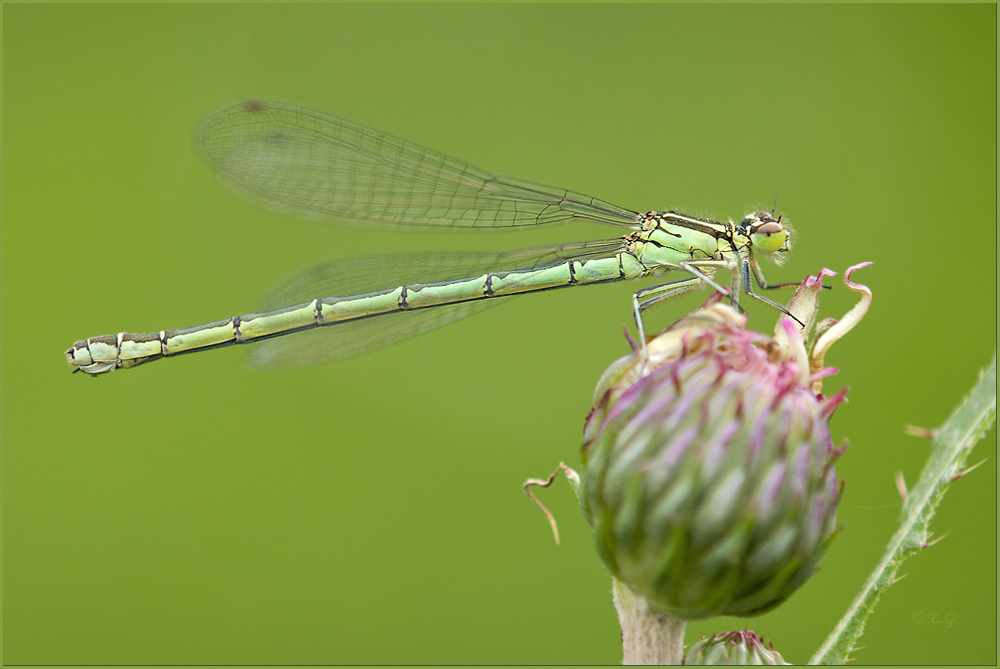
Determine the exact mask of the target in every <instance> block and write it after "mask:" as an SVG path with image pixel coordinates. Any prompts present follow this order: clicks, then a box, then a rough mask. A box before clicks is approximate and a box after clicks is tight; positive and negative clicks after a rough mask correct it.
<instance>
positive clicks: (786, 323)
mask: <svg viewBox="0 0 1000 669" xmlns="http://www.w3.org/2000/svg"><path fill="white" fill-rule="evenodd" d="M850 285H853V284H849V286H850ZM820 286H821V284H820V282H819V281H814V282H813V283H812V284H810V285H809V286H806V285H805V284H804V285H803V287H802V288H800V291H799V293H800V294H803V293H805V294H806V296H805V297H804V298H803V302H805V303H807V304H808V310H811V311H812V313H805V314H802V315H803V316H804V318H802V322H806V323H814V322H815V305H816V304H817V302H816V295H815V293H817V292H818V290H819V287H820ZM862 288H863V287H862ZM865 291H867V289H865ZM859 292H860V291H859ZM867 295H868V299H870V292H868V293H867ZM796 299H799V295H797V297H796ZM798 306H799V311H800V313H801V311H802V309H803V307H802V304H799V305H798ZM790 308H792V309H793V313H796V312H795V310H794V309H795V303H794V301H793V304H792V305H790ZM862 315H863V314H862ZM856 320H860V316H858V317H857V319H856ZM744 326H745V318H744V317H743V316H741V315H739V314H738V313H737V312H736V311H734V310H733V309H732V308H730V307H728V306H726V305H721V304H715V305H713V306H712V307H709V308H706V309H702V310H700V311H697V312H695V313H694V314H692V315H691V316H688V317H687V318H684V319H682V320H680V321H678V322H677V323H675V324H674V325H673V326H671V327H670V328H668V329H667V330H666V331H665V332H664V333H662V334H661V335H659V336H657V337H655V338H653V339H651V340H650V341H649V342H648V343H647V350H648V356H647V358H646V359H645V360H643V359H642V358H641V355H640V353H639V352H638V351H635V352H634V353H633V354H632V356H629V357H627V358H624V359H622V360H619V361H618V362H616V363H615V364H614V365H612V367H611V368H610V369H609V370H608V371H607V372H606V373H605V375H604V377H603V378H602V379H601V383H600V385H599V386H598V392H597V394H596V395H595V403H594V408H593V410H592V411H591V413H590V415H589V416H588V419H587V423H586V426H585V429H584V435H585V439H586V441H585V444H584V460H585V464H586V470H585V472H584V475H583V501H584V506H585V510H586V512H587V515H588V517H589V519H590V521H591V523H592V525H593V527H594V534H595V538H596V541H597V547H598V552H599V553H600V555H601V558H602V559H603V561H604V563H605V564H606V565H607V567H608V568H609V569H610V570H611V572H612V574H613V575H614V576H615V577H616V578H617V579H619V580H620V581H622V582H624V583H625V584H627V585H628V587H629V588H630V589H631V590H632V591H634V592H635V593H637V594H639V595H641V596H642V597H644V598H645V599H646V600H648V601H649V603H650V606H652V607H654V608H655V609H658V610H661V611H664V612H666V613H670V614H672V615H675V616H677V617H680V618H684V619H688V620H694V619H698V618H705V617H709V616H718V615H729V616H752V615H757V614H760V613H763V612H765V611H767V610H769V609H771V608H773V607H774V606H777V605H778V604H779V603H781V602H782V601H784V600H785V599H786V598H787V597H789V596H790V595H791V594H792V593H793V592H794V591H795V590H796V589H797V588H798V587H799V586H801V585H802V584H803V583H804V582H805V580H806V579H807V578H808V577H809V576H810V575H811V574H812V573H813V572H815V571H816V569H817V568H818V566H819V560H820V557H821V556H822V555H823V553H824V551H825V550H826V548H827V547H828V546H829V544H830V542H831V540H832V539H833V537H834V536H835V535H836V533H837V529H836V508H837V503H838V501H839V500H840V493H841V488H842V486H840V485H838V483H837V479H836V474H835V472H834V461H835V460H836V459H837V457H838V456H839V455H840V453H841V452H842V450H843V449H834V447H833V444H832V442H831V439H830V432H829V419H830V416H831V415H832V414H833V411H834V409H835V408H836V407H837V406H838V405H839V404H840V403H841V402H843V401H844V393H843V392H841V393H839V394H837V395H835V396H834V397H832V398H825V397H824V396H823V395H822V394H821V393H820V392H819V389H820V384H821V379H822V378H823V377H825V376H828V375H829V374H831V373H833V372H835V370H831V369H817V370H813V369H811V367H813V363H814V362H815V361H814V360H813V358H812V356H810V354H809V352H807V349H806V347H805V343H804V342H803V340H802V337H801V333H800V332H799V331H798V329H797V328H795V327H794V326H793V325H792V321H791V320H790V319H787V318H785V319H783V320H782V323H781V324H780V326H779V328H778V336H776V337H775V338H774V339H771V338H768V337H765V336H763V335H760V334H757V333H755V332H751V331H748V330H747V329H746V328H745V327H744ZM845 331H846V330H845V328H843V327H841V328H840V331H839V332H837V333H836V335H837V336H838V337H839V336H842V335H843V334H844V332H845ZM828 347H829V346H828V344H827V346H825V347H824V348H823V349H822V353H824V354H825V352H826V349H827V348H828Z"/></svg>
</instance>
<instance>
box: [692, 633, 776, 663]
mask: <svg viewBox="0 0 1000 669" xmlns="http://www.w3.org/2000/svg"><path fill="white" fill-rule="evenodd" d="M684 664H712V665H720V664H736V665H741V664H742V665H746V664H788V663H787V662H785V660H784V659H783V658H782V657H781V653H779V652H778V651H776V650H775V649H774V646H773V645H771V644H765V643H764V640H763V639H762V638H760V637H759V636H757V635H756V634H755V633H753V632H751V631H750V630H746V631H743V632H725V633H723V634H713V635H712V636H710V637H702V639H701V641H699V642H698V643H696V644H695V645H693V646H691V647H690V648H688V650H687V652H686V653H684Z"/></svg>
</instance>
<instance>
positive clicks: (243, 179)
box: [66, 101, 790, 375]
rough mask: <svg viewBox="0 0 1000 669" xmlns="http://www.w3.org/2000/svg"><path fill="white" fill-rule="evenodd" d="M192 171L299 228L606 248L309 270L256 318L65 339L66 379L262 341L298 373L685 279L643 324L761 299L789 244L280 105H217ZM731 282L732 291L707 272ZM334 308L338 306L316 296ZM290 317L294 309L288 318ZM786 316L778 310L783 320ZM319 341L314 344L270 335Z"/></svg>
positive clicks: (640, 296)
mask: <svg viewBox="0 0 1000 669" xmlns="http://www.w3.org/2000/svg"><path fill="white" fill-rule="evenodd" d="M194 142H195V147H196V149H197V151H198V153H199V154H200V156H201V158H202V159H203V160H204V161H205V162H206V163H207V164H208V165H209V166H210V167H211V168H212V169H213V170H214V171H215V172H217V173H218V174H219V176H220V177H221V178H222V179H223V181H225V182H226V183H227V184H228V185H229V186H230V187H231V188H233V189H234V190H235V191H236V192H237V193H239V194H240V195H242V196H243V197H245V198H246V199H248V200H250V201H252V202H255V203H257V204H260V205H263V206H264V207H267V208H269V209H272V210H275V211H278V212H281V213H284V214H289V215H292V216H295V217H297V218H302V219H306V220H313V221H322V222H338V223H346V224H353V225H362V226H369V227H380V228H395V229H404V230H412V229H420V228H450V229H470V230H477V229H479V230H482V229H491V230H496V229H518V228H528V227H536V226H540V225H547V224H550V223H556V222H559V221H567V220H588V221H596V222H598V223H606V224H609V225H614V226H616V227H619V228H624V229H625V230H627V231H628V232H627V233H626V234H625V235H624V236H622V237H618V238H615V239H609V240H602V241H591V242H583V243H576V244H564V245H560V246H552V247H547V248H536V249H529V250H523V251H514V252H503V253H480V254H464V255H436V256H435V255H416V256H404V257H398V256H397V257H393V256H387V257H381V258H367V259H359V260H348V261H339V262H336V263H331V264H329V265H326V266H322V267H318V268H314V269H312V270H310V271H308V272H305V273H303V274H301V275H300V276H298V277H296V278H294V279H293V280H291V281H290V282H288V283H287V284H285V285H284V286H283V287H282V288H280V289H279V290H278V291H277V292H276V293H275V294H274V295H273V296H272V298H271V300H270V302H271V304H270V305H268V309H269V310H267V311H263V312H261V313H254V314H245V315H240V316H234V317H232V318H227V319H225V320H221V321H216V322H213V323H207V324H205V325H199V326H196V327H192V328H186V329H182V330H163V331H160V332H153V333H147V334H132V333H128V332H121V333H119V334H117V335H105V336H102V337H91V338H90V339H87V340H84V341H78V342H76V343H75V344H74V345H73V346H72V347H71V348H70V349H69V350H68V351H67V352H66V357H67V359H68V361H69V363H70V365H71V366H72V367H73V368H74V369H73V371H83V372H85V373H87V374H91V375H96V374H102V373H104V372H110V371H112V370H114V369H117V368H119V367H133V366H135V365H139V364H141V363H144V362H149V361H151V360H156V359H158V358H162V357H170V356H173V355H177V354H180V353H189V352H193V351H202V350H206V349H210V348H217V347H220V346H226V345H229V344H243V343H248V342H256V341H263V340H267V341H265V342H264V343H263V344H261V345H260V346H259V347H257V350H256V351H255V355H254V359H255V362H257V363H258V364H262V365H290V364H307V363H313V362H319V361H326V360H334V359H339V358H344V357H348V356H351V355H357V354H359V353H364V352H367V351H370V350H373V349H375V348H379V347H381V346H385V345H387V344H390V343H393V342H395V341H399V340H400V339H403V338H406V337H408V336H411V335H413V334H417V333H420V332H426V331H427V330H430V329H433V328H436V327H439V326H441V325H444V324H446V323H450V322H452V321H455V320H458V319H459V318H463V317H465V316H468V315H470V314H472V313H474V312H477V311H479V310H481V309H483V308H486V307H488V306H491V305H493V304H496V303H497V302H499V301H501V300H500V298H503V297H508V296H511V295H517V294H522V293H530V292H537V291H542V290H550V289H553V288H562V287H565V286H576V285H586V284H596V283H609V282H614V281H623V280H626V279H637V278H640V277H644V276H664V275H666V274H668V273H669V272H673V271H680V272H684V273H686V275H687V276H686V277H685V278H682V279H680V280H676V281H671V282H669V283H664V284H660V285H656V286H652V287H649V288H643V289H641V290H639V291H638V292H636V293H635V294H634V296H633V300H632V308H633V312H634V316H635V320H636V323H637V325H638V328H639V335H640V339H639V341H640V342H641V343H643V344H644V343H645V336H644V333H643V325H642V312H643V311H644V310H645V309H647V308H649V307H651V306H653V305H654V304H658V303H660V302H662V301H664V300H666V299H669V298H671V297H674V296H676V295H679V294H681V293H686V292H689V291H693V290H696V289H699V288H701V287H703V286H706V285H707V286H710V287H711V288H713V289H714V290H715V291H717V292H718V293H720V294H722V295H725V296H728V297H729V299H730V300H731V301H732V302H733V304H736V305H738V296H739V292H740V290H741V289H742V291H743V292H745V293H746V294H747V295H749V296H751V297H753V298H755V299H757V300H760V301H762V302H766V303H767V304H770V305H771V306H773V307H776V308H778V309H780V310H781V311H785V309H784V308H783V307H782V306H781V305H779V304H777V303H776V302H772V301H771V300H768V299H767V298H764V297H762V296H760V295H757V294H756V293H754V290H753V286H752V285H751V277H753V280H755V281H756V282H757V284H758V285H759V286H760V287H761V288H775V287H778V286H769V285H768V283H767V281H766V280H765V279H764V275H763V272H762V271H761V268H760V265H759V264H758V261H757V256H758V255H766V256H771V257H773V258H775V259H780V257H781V254H782V252H784V251H787V250H788V249H789V248H790V232H789V230H788V228H787V226H786V225H785V224H783V223H782V222H781V219H780V217H779V218H778V219H775V218H774V217H773V215H772V214H769V213H767V212H755V213H753V214H750V215H749V216H747V217H746V218H744V219H743V220H742V221H741V222H739V223H733V222H732V221H729V222H725V223H721V222H718V221H713V220H709V219H703V218H695V217H693V216H687V215H684V214H679V213H677V212H673V211H668V212H665V213H660V212H653V211H651V212H648V213H639V212H635V211H631V210H629V209H625V208H623V207H619V206H617V205H614V204H611V203H609V202H605V201H603V200H598V199H596V198H593V197H590V196H588V195H583V194H581V193H576V192H573V191H568V190H562V189H558V188H552V187H549V186H544V185H541V184H537V183H532V182H529V181H523V180H520V179H512V178H508V177H502V176H497V175H494V174H491V173H489V172H486V171H484V170H481V169H479V168H477V167H473V166H472V165H469V164H467V163H464V162H461V161H459V160H455V159H454V158H449V157H448V156H445V155H442V154H440V153H437V152H435V151H431V150H428V149H425V148H423V147H420V146H417V145H415V144H411V143H410V142H406V141H403V140H400V139H396V138H394V137H390V136H388V135H385V134H383V133H380V132H377V131H375V130H371V129H369V128H366V127H364V126H360V125H356V124H354V123H349V122H347V121H341V120H338V119H335V118H331V117H328V116H325V115H323V114H319V113H316V112H312V111H308V110H306V109H301V108H299V107H295V106H292V105H288V104H284V103H279V102H264V101H251V102H238V103H233V104H229V105H227V106H225V107H222V108H220V109H218V110H216V111H215V112H213V113H212V114H210V115H209V116H208V117H206V118H205V120H204V121H203V122H202V123H201V125H200V126H199V127H198V129H197V130H196V131H195V137H194ZM718 270H724V271H727V272H730V273H731V280H730V281H729V284H728V285H727V286H723V285H720V284H719V283H716V282H715V280H714V278H713V277H714V275H715V272H716V271H718ZM322 295H335V296H337V297H318V296H322ZM286 305H292V306H286ZM785 313H787V311H785ZM306 330H314V332H313V333H311V334H308V333H307V334H299V335H298V336H296V337H287V338H286V337H281V335H290V334H293V333H300V332H303V331H306Z"/></svg>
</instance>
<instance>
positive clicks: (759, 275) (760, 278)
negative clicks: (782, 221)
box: [740, 260, 806, 327]
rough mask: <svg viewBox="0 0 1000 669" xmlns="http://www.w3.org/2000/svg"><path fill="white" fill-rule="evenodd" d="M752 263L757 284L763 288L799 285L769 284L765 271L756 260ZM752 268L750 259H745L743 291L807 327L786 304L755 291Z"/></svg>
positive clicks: (742, 272)
mask: <svg viewBox="0 0 1000 669" xmlns="http://www.w3.org/2000/svg"><path fill="white" fill-rule="evenodd" d="M752 265H753V274H754V278H755V279H756V280H757V284H758V285H760V287H761V289H762V290H770V289H772V288H789V287H791V286H795V285H798V284H790V283H785V284H777V285H774V286H769V285H767V281H766V280H765V279H764V273H763V272H761V270H760V266H759V265H758V264H757V263H756V262H754V263H752ZM750 268H751V261H750V260H744V261H743V266H742V267H741V271H740V273H741V274H742V276H743V292H745V293H746V294H747V295H749V296H750V297H752V298H753V299H755V300H759V301H761V302H763V303H764V304H769V305H771V306H772V307H774V308H775V309H777V310H778V311H780V312H781V313H783V314H785V315H786V316H788V317H789V318H791V319H792V320H793V321H795V322H796V323H798V324H799V325H801V326H802V327H805V326H806V324H805V323H803V322H802V321H800V320H799V319H798V318H796V317H795V316H793V315H792V313H791V312H790V311H788V309H786V308H785V307H784V306H782V305H780V304H778V303H777V302H775V301H773V300H769V299H767V298H766V297H764V296H763V295H758V294H757V293H755V292H753V285H752V284H751V282H750Z"/></svg>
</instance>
